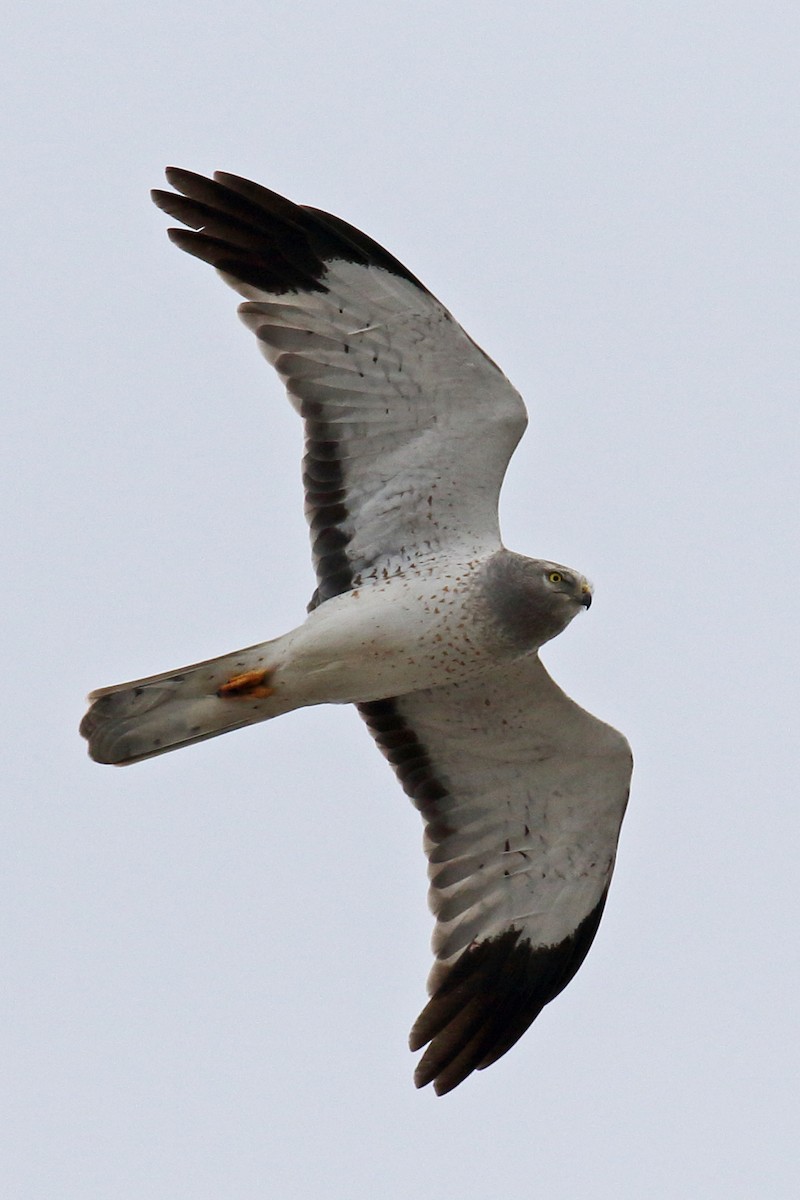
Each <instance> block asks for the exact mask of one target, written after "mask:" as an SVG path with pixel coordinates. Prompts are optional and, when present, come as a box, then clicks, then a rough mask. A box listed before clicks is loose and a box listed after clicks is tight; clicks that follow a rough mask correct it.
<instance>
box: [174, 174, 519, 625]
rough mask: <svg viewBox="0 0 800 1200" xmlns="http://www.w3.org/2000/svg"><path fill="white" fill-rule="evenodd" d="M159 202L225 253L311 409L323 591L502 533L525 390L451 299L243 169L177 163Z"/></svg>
mask: <svg viewBox="0 0 800 1200" xmlns="http://www.w3.org/2000/svg"><path fill="white" fill-rule="evenodd" d="M167 178H168V180H169V182H170V183H171V184H172V186H173V187H175V188H176V189H177V190H178V192H180V193H182V194H180V195H178V194H175V193H173V192H162V191H157V192H154V193H153V198H154V200H155V202H156V204H158V205H159V207H160V208H162V209H164V210H165V211H166V212H167V213H169V214H170V215H171V216H173V217H175V218H177V219H178V220H180V221H182V222H183V223H184V224H185V225H188V226H189V227H190V230H193V231H197V232H191V231H188V230H184V229H174V230H170V236H171V238H172V239H173V241H174V242H176V244H177V245H178V246H180V247H181V248H182V249H183V250H187V251H188V252H189V253H190V254H194V255H196V256H197V257H198V258H202V259H205V260H206V261H207V262H210V263H212V264H213V265H214V266H215V267H216V268H217V269H218V270H219V271H220V272H221V274H222V276H223V278H224V279H225V280H226V282H228V283H229V284H230V285H231V286H232V287H234V288H235V289H236V290H237V291H238V292H240V293H241V294H242V295H243V296H246V297H247V301H248V302H247V303H246V304H242V305H241V306H240V309H239V312H240V314H241V316H242V318H243V319H244V321H245V323H246V324H247V325H248V326H249V327H250V328H251V329H252V330H253V331H254V333H255V334H256V336H257V338H258V340H259V343H260V346H261V348H262V350H263V352H264V354H265V355H266V357H267V358H268V360H269V361H270V362H271V363H272V365H273V366H274V367H275V368H276V369H277V371H278V372H279V374H280V375H281V377H282V379H283V380H284V382H285V384H286V388H287V390H288V393H289V397H290V399H291V400H292V402H293V403H294V405H295V407H296V408H297V409H298V411H299V412H300V414H301V416H303V418H304V419H305V434H306V453H305V458H304V460H303V467H304V483H305V488H306V514H307V517H308V521H309V524H310V526H311V537H312V548H313V555H314V562H315V566H316V570H317V579H318V590H317V595H316V597H315V602H320V601H322V600H326V599H328V598H329V597H330V596H334V595H337V594H338V593H340V592H343V591H348V590H349V589H350V588H351V587H353V586H354V585H357V584H358V583H359V582H361V581H362V580H363V581H365V582H366V581H367V579H369V578H377V577H379V576H380V575H381V574H383V573H385V572H392V571H394V570H396V569H397V568H398V567H402V565H403V564H404V563H406V562H408V561H410V560H414V559H418V558H419V557H420V556H423V557H424V556H426V555H428V554H430V555H435V554H436V553H437V552H440V551H441V550H443V549H447V548H451V547H453V546H455V545H458V546H459V547H460V548H463V549H465V550H466V552H467V553H471V552H473V551H475V552H478V553H481V552H482V553H485V552H487V551H489V552H491V550H493V549H495V548H497V546H498V545H499V529H498V518H497V503H498V495H499V491H500V485H501V483H502V479H503V475H504V473H505V469H506V466H507V463H508V460H509V458H510V456H511V454H512V452H513V450H514V447H515V446H516V444H517V442H518V441H519V438H520V437H521V435H522V432H523V430H524V428H525V424H526V419H527V418H526V415H525V406H524V405H523V403H522V400H521V398H520V397H519V395H518V394H517V392H516V391H515V390H514V388H513V387H512V386H511V384H510V383H509V382H508V380H507V379H506V378H505V376H504V375H503V374H502V372H501V371H500V370H499V368H498V367H497V366H496V365H495V364H494V363H493V362H492V361H491V359H489V358H488V357H487V356H486V355H485V354H484V353H483V351H482V350H480V349H479V348H478V347H477V346H476V345H475V343H474V342H473V341H472V340H471V339H470V338H469V337H468V336H467V334H466V333H465V332H464V331H463V329H462V328H461V327H460V326H459V325H458V324H457V323H456V321H455V320H454V319H453V318H452V317H451V315H450V314H449V313H448V312H447V310H446V309H445V308H444V307H443V306H442V305H441V304H440V303H439V301H438V300H436V299H435V297H434V296H432V295H431V294H430V292H428V291H427V289H426V288H425V287H423V285H422V284H421V283H420V282H419V281H418V280H417V279H415V278H414V276H413V275H411V273H410V272H409V271H407V270H406V268H405V267H403V266H402V264H401V263H399V262H398V261H397V260H396V259H394V258H393V257H392V256H391V255H390V254H388V253H387V252H386V251H385V250H383V249H382V248H381V247H380V246H379V245H378V244H377V243H376V242H373V241H372V239H371V238H368V237H366V236H365V235H364V234H363V233H360V232H359V231H358V230H356V229H353V228H352V227H351V226H349V225H347V224H346V223H345V222H344V221H341V220H339V219H338V218H337V217H332V216H330V215H328V214H327V213H323V212H319V211H317V210H316V209H313V208H307V207H303V206H300V205H296V204H293V203H291V202H290V201H288V200H285V199H284V198H283V197H281V196H278V195H276V194H275V193H274V192H270V191H268V190H267V189H266V188H262V187H259V186H258V185H257V184H254V183H250V182H249V181H247V180H244V179H240V178H238V177H237V176H233V175H226V174H223V173H217V174H216V175H215V177H214V180H213V181H212V180H209V179H205V178H204V177H203V176H200V175H195V174H192V173H191V172H188V171H180V170H175V169H171V170H169V171H168V172H167Z"/></svg>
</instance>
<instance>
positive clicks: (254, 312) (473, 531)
mask: <svg viewBox="0 0 800 1200" xmlns="http://www.w3.org/2000/svg"><path fill="white" fill-rule="evenodd" d="M167 177H168V180H169V182H170V184H171V185H172V186H173V187H174V188H175V189H176V192H163V191H156V192H154V193H153V198H154V200H155V202H156V204H157V205H158V206H159V207H160V208H162V209H164V211H165V212H167V213H169V214H170V216H172V217H174V218H175V219H177V220H178V221H181V222H182V223H183V224H184V225H185V226H188V230H187V229H171V230H170V231H169V233H170V237H171V238H172V240H173V241H174V242H175V243H176V244H177V245H178V246H179V247H180V248H181V249H183V250H186V251H188V252H189V253H190V254H193V255H196V256H197V257H198V258H201V259H204V260H205V261H206V262H209V263H211V264H212V265H213V266H214V267H216V268H217V270H218V271H219V272H220V274H221V275H222V277H223V279H224V280H225V281H226V282H227V283H228V284H230V285H231V287H233V288H235V289H236V291H237V292H239V293H240V294H241V295H242V296H244V297H245V303H244V304H242V305H240V307H239V314H240V316H241V317H242V319H243V321H244V322H245V324H246V325H247V326H248V327H249V328H250V329H251V330H252V331H253V333H254V334H255V336H256V338H257V340H258V344H259V346H260V348H261V350H262V351H263V353H264V355H265V356H266V358H267V359H268V360H269V362H270V363H271V364H272V365H273V366H274V367H275V369H276V370H277V371H278V373H279V375H280V376H281V378H282V379H283V381H284V383H285V385H286V390H287V392H288V394H289V399H290V400H291V402H292V404H293V405H294V407H295V408H296V409H297V411H298V412H299V414H300V416H301V417H302V418H303V421H304V423H305V458H304V460H303V471H304V474H303V479H304V484H305V496H306V503H305V508H306V516H307V519H308V523H309V526H310V530H311V541H312V548H313V558H314V566H315V568H316V575H317V588H316V591H315V592H314V595H313V598H312V600H311V603H310V605H309V615H308V617H307V619H306V620H305V621H304V623H303V624H301V625H299V626H298V627H297V628H296V629H293V630H292V631H291V632H289V633H286V634H284V635H283V636H281V637H278V638H275V639H273V640H272V641H268V642H264V643H262V644H261V645H258V646H251V647H249V648H248V649H245V650H239V651H236V652H235V653H233V654H225V655H223V656H222V657H221V658H216V659H212V660H210V661H208V662H205V663H199V664H196V665H194V666H190V667H185V668H183V669H181V670H180V671H171V672H168V673H167V674H164V675H157V676H153V677H152V678H149V679H140V680H138V681H136V682H134V683H127V684H120V685H117V686H116V687H111V688H103V689H101V690H100V691H97V692H94V693H93V694H92V696H91V700H92V705H91V708H90V709H89V711H88V713H87V715H86V717H85V718H84V720H83V723H82V726H81V732H82V733H83V735H84V736H85V737H86V738H87V739H88V741H89V753H90V754H91V755H92V757H93V758H95V759H96V760H97V761H98V762H103V763H120V764H121V763H130V762H135V761H137V760H139V759H143V758H149V757H151V756H153V755H156V754H163V753H165V752H166V751H168V750H173V749H176V748H177V747H179V746H187V745H190V744H191V743H192V742H199V741H202V740H203V739H205V738H209V737H215V736H216V735H217V734H220V733H225V732H227V731H228V730H230V729H238V728H240V727H241V726H244V725H252V724H254V723H255V722H258V721H265V720H268V719H270V718H272V717H276V716H279V715H280V714H281V713H285V712H289V711H290V710H292V709H295V708H300V707H302V706H304V705H309V704H326V703H336V704H340V703H354V704H356V705H358V709H359V712H360V713H361V715H362V717H363V718H364V720H365V721H366V723H367V726H368V727H369V730H370V732H371V733H372V735H373V737H374V738H375V741H376V742H377V744H378V746H379V747H380V749H381V750H382V751H383V753H384V755H385V756H386V758H387V759H388V760H389V762H390V763H391V764H392V766H393V767H394V769H395V771H396V773H397V775H398V777H399V779H400V783H401V784H402V786H403V788H404V790H405V791H406V793H407V794H408V795H409V796H410V797H411V799H412V800H413V802H414V804H415V805H416V806H417V808H418V809H419V810H420V812H421V813H422V817H423V820H424V822H425V849H426V852H427V856H428V861H429V864H430V881H431V888H430V900H431V907H432V909H433V912H434V914H435V916H436V928H435V933H434V938H433V948H434V952H435V955H436V963H435V965H434V967H433V971H432V973H431V977H430V981H429V990H430V1000H429V1002H428V1004H427V1006H426V1007H425V1009H424V1010H423V1012H422V1014H421V1015H420V1017H419V1019H418V1020H417V1022H416V1024H415V1025H414V1027H413V1029H412V1032H411V1048H412V1049H413V1050H418V1049H421V1048H422V1047H423V1046H426V1045H427V1047H428V1048H427V1050H426V1051H425V1053H424V1055H423V1057H422V1059H421V1061H420V1063H419V1065H418V1067H417V1071H416V1075H415V1080H416V1083H417V1085H418V1086H422V1085H424V1084H427V1083H430V1082H433V1085H434V1088H435V1089H436V1091H437V1092H439V1093H440V1094H441V1093H444V1092H447V1091H450V1090H451V1089H452V1088H454V1087H456V1086H457V1085H458V1084H459V1083H461V1082H462V1080H464V1079H465V1078H466V1076H467V1075H469V1074H470V1073H471V1072H472V1071H474V1070H481V1069H482V1068H483V1067H487V1066H489V1064H490V1063H493V1062H495V1061H496V1060H497V1059H498V1058H499V1057H500V1056H501V1055H502V1054H505V1052H506V1051H507V1050H508V1049H509V1048H510V1047H511V1046H512V1045H513V1044H514V1043H515V1042H516V1041H517V1040H518V1038H520V1037H521V1035H522V1034H523V1033H524V1032H525V1030H526V1029H527V1028H528V1026H529V1025H530V1024H531V1022H532V1021H533V1020H534V1019H535V1018H536V1016H538V1014H539V1013H540V1012H541V1010H542V1008H543V1007H544V1005H545V1004H547V1003H549V1001H551V1000H552V999H553V998H554V997H555V996H557V995H558V993H559V992H560V991H561V990H562V988H564V987H565V986H566V984H567V983H568V982H569V981H570V979H571V978H572V976H573V975H574V974H575V972H576V971H577V969H578V967H579V966H580V964H581V962H582V961H583V958H584V956H585V955H586V952H587V950H588V949H589V946H590V944H591V942H592V939H593V937H594V935H595V932H596V930H597V926H598V923H599V921H600V915H601V913H602V910H603V905H604V903H605V899H606V894H607V892H608V886H609V882H610V879H611V872H612V869H613V866H614V857H615V852H616V846H617V839H618V836H619V829H620V824H621V821H622V817H623V813H624V810H625V804H626V800H627V795H628V786H629V782H630V774H631V757H630V751H629V748H628V744H627V742H626V741H625V739H624V737H622V735H621V734H619V733H617V732H616V730H614V729H612V728H610V727H609V726H608V725H605V724H603V723H602V722H601V721H599V720H597V719H596V718H595V717H593V716H591V715H590V714H589V713H587V712H584V710H583V709H581V708H579V707H578V705H577V704H575V703H574V702H573V701H572V700H570V699H569V698H568V697H567V696H566V695H565V694H564V693H563V692H562V691H561V690H560V689H559V688H558V687H557V686H556V684H555V683H554V682H553V681H552V680H551V679H550V677H549V675H548V674H547V672H546V671H545V669H544V667H543V666H542V664H541V662H540V661H539V657H538V654H537V651H538V649H539V647H540V646H541V645H542V644H543V643H544V642H546V641H548V640H549V639H550V638H553V637H555V636H556V634H559V633H561V631H562V630H563V629H564V628H565V627H566V626H567V625H568V624H569V622H570V621H571V620H572V618H573V617H574V616H575V615H576V613H578V612H579V611H580V610H581V609H585V608H588V607H589V605H590V603H591V598H592V592H591V589H590V586H589V584H588V583H587V581H586V580H585V579H584V577H583V576H582V575H580V574H579V573H578V572H577V571H573V570H570V569H568V568H567V567H563V566H560V565H559V564H557V563H552V562H544V561H542V560H539V559H530V558H524V557H522V556H521V555H519V554H515V553H512V552H511V551H509V550H506V549H505V548H504V547H503V545H502V543H501V540H500V531H499V526H498V516H497V506H498V495H499V491H500V485H501V482H502V479H503V475H504V473H505V470H506V466H507V464H508V460H509V458H510V456H511V454H512V452H513V450H514V448H515V446H516V445H517V442H518V441H519V439H520V437H521V436H522V433H523V430H524V428H525V425H526V420H527V419H526V414H525V407H524V405H523V403H522V400H521V398H520V396H519V395H518V394H517V392H516V391H515V390H514V388H513V387H512V386H511V384H510V383H509V382H508V380H507V379H506V378H505V376H504V375H503V374H502V372H501V371H500V370H499V369H498V367H497V366H496V365H495V364H494V363H493V362H492V361H491V359H489V358H488V357H487V356H486V355H485V354H484V353H483V352H482V351H481V350H480V349H479V348H478V347H477V346H476V345H475V343H474V342H473V341H472V340H471V339H470V338H469V337H468V336H467V334H466V333H465V332H464V331H463V329H461V327H460V326H459V325H458V324H457V323H456V321H455V320H454V319H453V317H452V316H451V315H450V313H449V312H447V310H446V309H445V308H443V307H442V305H441V304H440V303H439V301H438V300H436V299H435V297H433V296H432V295H431V294H430V292H429V291H428V290H427V289H426V288H425V287H423V285H422V284H421V283H420V282H419V280H418V279H415V277H414V276H413V275H412V274H411V273H410V272H409V271H408V270H406V268H405V267H404V266H402V264H401V263H399V262H398V261H397V259H395V258H393V257H392V256H391V255H390V254H388V253H387V252H386V251H385V250H383V249H382V248H381V247H380V246H379V245H378V244H377V243H376V242H373V241H372V240H371V238H368V237H367V236H365V235H364V234H363V233H360V232H359V231H358V230H356V229H354V228H353V227H352V226H350V225H347V224H346V223H345V222H344V221H342V220H340V219H339V218H338V217H333V216H330V215H329V214H328V213H324V212H320V211H319V210H317V209H314V208H308V207H305V206H301V205H296V204H293V203H291V202H290V201H289V200H285V199H283V198H282V197H281V196H278V195H276V194H275V193H274V192H270V191H267V190H266V189H265V188H262V187H259V186H258V185H256V184H254V183H250V182H248V181H247V180H245V179H240V178H238V177H237V176H234V175H227V174H222V173H219V174H216V175H215V176H214V180H213V181H212V180H209V179H205V178H203V177H202V176H199V175H195V174H192V173H190V172H188V171H181V170H169V171H168V172H167Z"/></svg>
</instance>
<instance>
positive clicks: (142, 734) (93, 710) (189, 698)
mask: <svg viewBox="0 0 800 1200" xmlns="http://www.w3.org/2000/svg"><path fill="white" fill-rule="evenodd" d="M272 645H273V643H271V642H265V643H263V645H259V646H251V647H248V648H247V649H246V650H239V651H236V652H235V653H233V654H225V655H222V656H221V657H220V658H212V659H209V660H208V661H207V662H202V663H195V664H194V665H193V666H190V667H184V668H182V669H181V670H178V671H171V672H167V673H166V674H163V675H152V676H150V677H149V678H147V679H136V680H133V681H132V682H130V683H120V684H116V685H115V686H114V687H109V688H100V689H99V690H98V691H96V692H92V694H91V695H90V697H89V699H90V701H91V702H92V703H91V707H90V708H89V711H88V712H87V713H86V716H85V717H84V718H83V721H82V722H81V733H82V734H83V736H84V737H85V738H86V739H87V741H88V743H89V754H90V755H91V757H92V758H93V759H94V760H95V761H96V762H100V763H114V764H116V765H119V766H122V765H123V764H126V763H132V762H138V761H140V760H141V759H143V758H153V757H154V756H155V755H157V754H165V753H166V752H167V751H168V750H177V749H178V748H179V747H180V746H191V745H192V744H193V743H194V742H202V741H204V740H205V739H206V738H211V737H216V736H217V735H218V734H221V733H227V731H228V730H230V729H239V728H241V727H242V726H244V725H253V724H255V723H256V722H258V721H266V720H268V719H269V718H270V717H275V716H278V714H279V713H281V712H285V711H286V710H287V705H286V704H285V702H284V704H281V702H280V701H279V700H278V699H277V698H276V697H275V696H267V697H264V696H261V697H259V696H255V695H248V694H243V695H232V696H219V695H218V694H217V692H218V690H219V689H220V688H221V687H222V686H223V685H224V684H225V683H226V682H228V681H229V680H230V679H231V678H232V677H234V676H236V675H240V674H242V673H244V672H248V671H254V670H260V669H261V670H263V669H268V668H269V666H270V661H269V658H270V655H269V650H270V647H271V646H272ZM288 707H291V705H289V706H288Z"/></svg>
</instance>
